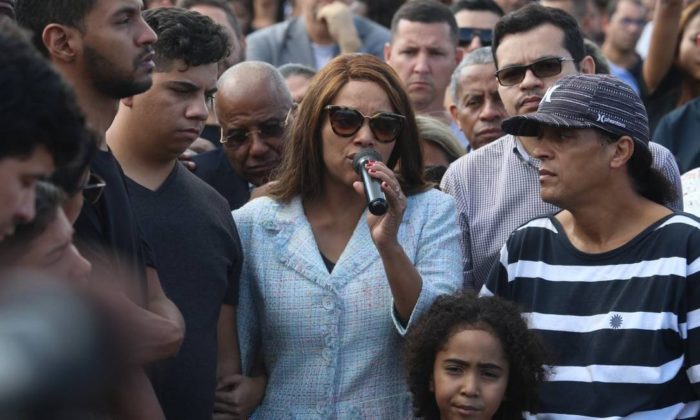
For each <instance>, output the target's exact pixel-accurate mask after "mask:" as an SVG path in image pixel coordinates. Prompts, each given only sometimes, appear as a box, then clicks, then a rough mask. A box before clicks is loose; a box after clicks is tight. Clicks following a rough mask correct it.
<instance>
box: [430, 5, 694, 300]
mask: <svg viewBox="0 0 700 420" xmlns="http://www.w3.org/2000/svg"><path fill="white" fill-rule="evenodd" d="M493 51H494V62H495V64H496V68H497V69H498V74H499V75H500V76H499V77H498V81H499V87H498V93H499V95H500V97H501V100H502V101H503V105H504V107H505V109H506V111H507V113H508V115H510V116H514V115H524V114H527V113H530V112H534V111H536V110H537V106H538V104H539V102H540V100H541V99H542V97H543V96H544V93H545V91H546V90H547V89H548V88H550V87H551V86H552V85H554V84H555V83H556V82H557V81H558V80H559V79H561V78H562V77H564V76H567V75H570V74H576V73H594V72H597V71H598V69H596V68H595V65H594V62H593V59H592V58H591V56H588V55H586V52H585V49H584V44H583V37H582V35H581V31H580V30H579V28H578V25H577V24H576V21H575V20H574V18H572V17H571V16H569V15H568V14H567V13H566V12H563V11H561V10H559V9H552V8H549V7H542V6H540V5H539V4H531V5H528V6H525V7H523V8H522V9H519V10H517V11H515V12H513V13H510V14H508V15H506V16H504V17H503V18H502V19H501V20H500V21H499V22H498V23H497V24H496V27H495V28H494V37H493ZM533 142H534V139H529V138H527V137H523V136H520V137H515V136H512V135H506V136H503V137H501V138H500V139H498V140H495V141H492V142H491V143H489V144H486V145H485V146H483V147H480V148H479V149H478V150H475V151H473V152H470V153H467V155H466V156H462V157H461V158H459V159H457V161H455V162H454V163H452V165H450V167H449V169H448V170H447V172H446V173H445V176H444V177H443V179H442V184H441V187H442V190H443V191H445V192H446V193H448V194H450V195H452V196H453V197H454V198H455V204H456V205H457V212H458V217H459V219H458V220H459V227H460V231H461V233H462V236H461V238H460V242H461V245H462V270H463V274H464V287H465V288H466V289H473V290H479V289H480V288H481V286H482V285H483V284H484V281H485V280H486V277H487V276H488V273H489V270H490V269H491V267H492V266H493V264H494V263H495V262H496V260H498V251H499V250H500V249H501V247H502V246H503V244H504V243H505V242H506V239H507V238H508V235H510V234H511V233H512V232H513V231H514V230H515V229H516V228H517V227H518V226H520V225H522V224H523V223H525V222H527V221H528V220H530V219H532V218H533V217H535V216H539V215H542V214H552V213H555V212H557V211H559V209H558V208H557V207H556V206H554V205H552V204H549V203H545V202H543V201H542V200H541V199H540V197H539V182H538V177H539V175H538V170H539V161H538V160H537V159H536V158H535V157H533V155H532V148H533V146H532V145H533ZM649 149H650V150H651V155H652V158H653V160H654V161H653V164H652V165H653V166H654V167H655V168H657V169H660V170H661V171H662V173H663V174H664V175H665V176H666V178H667V179H669V180H670V181H671V182H673V183H674V185H675V186H676V190H677V191H678V192H680V189H681V182H680V173H679V172H678V166H677V165H676V160H675V158H674V157H673V155H672V154H671V152H669V151H668V149H666V148H665V147H663V146H661V145H659V144H656V143H650V144H649ZM666 204H667V205H668V206H669V207H670V208H672V209H674V210H682V208H683V204H682V200H681V199H680V195H678V196H677V198H676V199H675V200H673V201H671V202H668V203H666Z"/></svg>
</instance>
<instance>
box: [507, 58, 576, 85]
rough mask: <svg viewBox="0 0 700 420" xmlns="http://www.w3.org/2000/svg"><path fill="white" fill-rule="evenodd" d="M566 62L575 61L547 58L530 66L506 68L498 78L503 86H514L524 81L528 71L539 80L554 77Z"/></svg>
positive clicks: (571, 59)
mask: <svg viewBox="0 0 700 420" xmlns="http://www.w3.org/2000/svg"><path fill="white" fill-rule="evenodd" d="M564 61H574V59H573V58H564V57H547V58H541V59H539V60H537V61H535V62H534V63H532V64H528V65H522V66H510V67H504V68H502V69H500V70H498V71H497V72H496V78H497V79H498V83H500V84H501V86H514V85H517V84H518V83H520V82H522V81H523V79H524V78H525V74H526V73H527V71H528V69H529V70H532V73H533V74H534V75H535V76H537V77H539V78H543V77H552V76H556V75H557V74H559V73H561V69H562V64H561V63H562V62H564Z"/></svg>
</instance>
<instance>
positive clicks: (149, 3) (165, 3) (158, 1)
mask: <svg viewBox="0 0 700 420" xmlns="http://www.w3.org/2000/svg"><path fill="white" fill-rule="evenodd" d="M174 6H175V0H143V8H144V10H148V9H155V8H157V7H174Z"/></svg>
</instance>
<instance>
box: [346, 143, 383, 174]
mask: <svg viewBox="0 0 700 420" xmlns="http://www.w3.org/2000/svg"><path fill="white" fill-rule="evenodd" d="M368 160H374V161H378V162H381V161H382V157H381V155H380V154H379V153H378V152H377V151H376V150H374V149H369V148H367V149H360V150H359V151H358V152H357V153H356V154H355V158H354V159H353V160H352V167H353V168H355V170H356V171H359V170H360V166H361V165H362V163H363V162H366V161H368Z"/></svg>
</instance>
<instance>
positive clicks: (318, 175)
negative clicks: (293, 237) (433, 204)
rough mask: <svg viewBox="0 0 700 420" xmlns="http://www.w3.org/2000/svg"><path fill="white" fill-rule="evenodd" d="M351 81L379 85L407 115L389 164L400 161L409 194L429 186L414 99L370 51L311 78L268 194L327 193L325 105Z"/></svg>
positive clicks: (285, 196) (403, 183) (306, 195)
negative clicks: (417, 126) (424, 172)
mask: <svg viewBox="0 0 700 420" xmlns="http://www.w3.org/2000/svg"><path fill="white" fill-rule="evenodd" d="M351 80H357V81H366V82H372V83H376V84H377V85H378V86H379V87H380V88H381V89H382V90H383V91H384V92H385V93H386V95H387V97H388V98H389V101H390V102H391V106H392V107H393V108H394V109H393V111H394V112H396V113H398V114H401V115H403V116H404V117H406V120H405V122H404V126H403V129H402V130H401V133H400V134H399V136H398V138H397V139H396V141H395V146H394V150H393V151H392V152H391V155H390V156H389V159H388V161H387V162H386V163H387V166H388V167H390V168H393V167H395V166H396V163H397V162H399V161H401V167H400V169H399V170H398V173H397V176H398V178H399V182H400V183H401V188H402V189H403V190H404V192H405V193H406V195H410V194H415V193H417V192H420V191H424V190H426V189H428V188H430V185H429V184H427V183H426V182H425V181H424V180H423V159H422V157H421V151H420V143H419V140H418V129H417V128H416V118H415V115H414V113H413V108H412V107H411V100H410V99H409V97H408V94H407V93H406V91H405V90H404V89H403V85H402V83H401V80H400V79H399V77H398V76H397V75H396V73H395V72H394V70H393V69H392V68H391V67H389V65H388V64H386V63H385V62H383V61H382V60H380V59H378V58H377V57H375V56H373V55H370V54H344V55H341V56H338V57H336V58H334V59H333V60H331V61H330V62H329V63H328V64H326V65H325V66H324V67H323V68H322V69H321V70H320V71H319V72H318V74H316V76H315V77H314V78H313V79H312V80H311V84H310V85H309V89H308V91H307V92H306V96H305V97H304V100H303V101H302V102H301V105H300V106H299V108H298V109H297V112H296V115H295V117H294V122H293V123H292V128H291V134H290V138H289V141H288V142H287V145H286V146H285V151H284V154H283V155H282V162H281V163H280V166H279V167H278V170H277V171H276V173H275V174H274V177H275V179H276V180H277V182H275V183H274V184H273V185H272V186H271V187H270V191H269V195H271V196H272V197H274V198H276V199H278V200H281V201H289V200H291V199H292V198H293V197H294V196H296V195H301V196H302V197H303V198H309V197H318V196H320V195H321V194H323V177H324V171H325V168H324V164H323V158H322V156H323V154H322V142H321V129H322V127H323V124H324V122H325V118H326V115H327V112H326V111H325V110H324V109H323V108H324V107H325V106H326V105H328V104H330V103H331V102H332V101H333V98H335V96H336V95H337V94H338V92H340V90H341V89H342V88H343V86H345V85H346V84H347V83H348V82H350V81H351Z"/></svg>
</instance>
